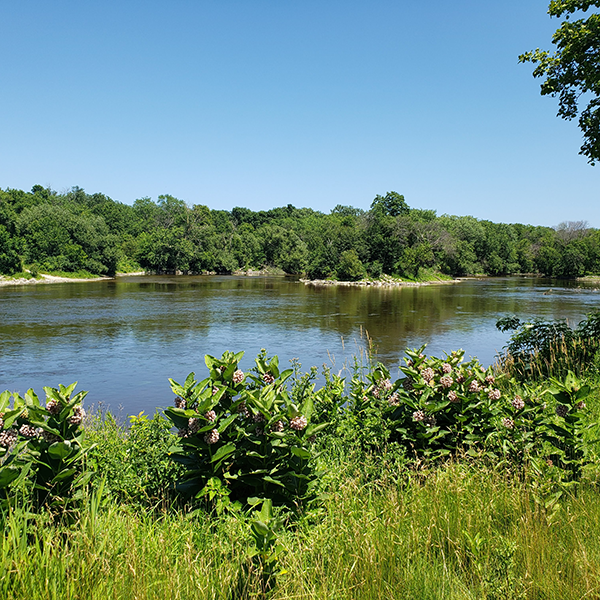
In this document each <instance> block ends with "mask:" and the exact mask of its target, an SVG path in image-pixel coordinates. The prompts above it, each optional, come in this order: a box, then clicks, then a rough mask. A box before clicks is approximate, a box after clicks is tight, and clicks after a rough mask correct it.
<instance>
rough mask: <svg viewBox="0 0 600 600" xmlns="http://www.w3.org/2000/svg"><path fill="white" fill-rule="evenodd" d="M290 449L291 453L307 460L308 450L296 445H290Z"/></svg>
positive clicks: (308, 456)
mask: <svg viewBox="0 0 600 600" xmlns="http://www.w3.org/2000/svg"><path fill="white" fill-rule="evenodd" d="M290 450H291V451H292V454H293V455H294V456H297V457H298V458H301V459H302V460H308V459H309V458H310V456H311V454H310V452H309V451H308V450H305V449H304V448H298V447H297V446H292V447H291V448H290Z"/></svg>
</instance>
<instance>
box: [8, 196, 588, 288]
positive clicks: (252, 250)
mask: <svg viewBox="0 0 600 600" xmlns="http://www.w3.org/2000/svg"><path fill="white" fill-rule="evenodd" d="M264 267H273V268H277V269H281V270H282V271H284V272H286V273H290V274H306V275H308V276H309V277H310V278H313V279H314V278H328V277H334V278H338V279H341V280H357V279H361V278H362V277H364V276H367V275H368V276H370V277H378V276H381V275H382V274H389V275H399V276H400V277H406V278H418V277H421V276H423V274H426V273H432V272H440V273H444V274H447V275H453V276H460V275H474V274H488V275H508V274H516V273H539V274H543V275H548V276H554V277H577V276H583V275H587V274H599V273H600V230H597V229H593V228H590V227H588V226H587V224H586V223H585V222H566V223H561V224H560V225H558V226H557V227H555V228H549V227H536V226H532V225H522V224H518V223H517V224H506V223H492V222H491V221H485V220H479V219H476V218H474V217H470V216H462V217H461V216H454V215H446V214H444V215H441V216H438V215H437V214H436V212H435V211H433V210H422V209H415V208H410V207H409V205H408V204H407V203H406V201H405V199H404V197H403V196H402V195H400V194H397V193H396V192H389V193H387V194H386V195H385V196H379V195H378V196H376V197H375V199H374V200H373V202H372V204H371V207H370V209H369V210H368V211H363V210H361V209H358V208H353V207H352V206H344V205H341V204H339V205H338V206H336V207H335V208H334V209H333V210H332V211H331V212H330V214H324V213H321V212H318V211H315V210H312V209H310V208H296V207H294V206H292V205H291V204H288V205H287V206H283V207H279V208H273V209H271V210H266V211H252V210H250V209H248V208H242V207H235V208H234V209H233V210H231V211H225V210H211V209H210V208H208V207H207V206H204V205H201V204H196V205H193V206H191V207H190V206H188V205H187V204H186V203H185V202H184V201H183V200H179V199H177V198H174V197H173V196H170V195H164V196H159V197H158V199H157V200H156V201H153V200H152V199H150V198H140V199H139V200H136V201H135V202H134V204H133V205H132V206H131V205H127V204H122V203H120V202H116V201H114V200H112V199H111V198H108V197H107V196H105V195H103V194H99V193H98V194H86V193H85V192H84V190H82V189H81V188H78V187H74V188H72V189H71V190H70V191H69V192H67V193H63V194H59V193H57V192H55V191H53V190H51V189H48V188H44V187H42V186H40V185H35V186H34V187H33V188H32V190H31V192H24V191H22V190H15V189H6V190H0V273H2V274H9V275H10V274H14V273H17V272H20V271H21V270H22V269H24V268H28V269H30V270H32V271H33V272H36V271H49V272H52V271H64V272H76V271H87V272H90V273H94V274H100V275H113V274H114V273H115V272H116V271H117V270H124V271H131V270H135V269H137V268H141V269H145V270H148V271H156V272H177V271H181V272H186V273H187V272H189V273H204V272H214V273H223V274H225V273H232V272H234V271H236V270H239V269H249V268H254V269H260V268H264Z"/></svg>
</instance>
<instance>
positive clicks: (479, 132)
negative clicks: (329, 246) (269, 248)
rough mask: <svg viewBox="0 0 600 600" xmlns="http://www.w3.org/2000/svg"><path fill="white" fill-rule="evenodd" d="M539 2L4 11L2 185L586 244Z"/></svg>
mask: <svg viewBox="0 0 600 600" xmlns="http://www.w3.org/2000/svg"><path fill="white" fill-rule="evenodd" d="M547 4H548V2H547V0H505V1H504V2H502V3H498V2H485V1H482V0H455V1H454V2H448V0H430V1H429V2H419V1H417V0H385V1H383V0H371V1H370V2H366V1H357V0H343V1H342V0H236V1H234V0H210V1H205V0H187V1H184V0H169V1H168V2H167V1H163V2H158V1H153V0H144V1H132V0H120V1H118V2H115V1H112V0H103V1H98V0H96V1H92V0H88V1H85V0H84V1H82V0H77V1H75V0H73V1H62V0H54V1H52V2H48V1H47V0H45V1H41V0H19V1H18V2H8V1H5V2H2V3H0V23H1V24H2V33H1V34H0V56H1V57H2V58H1V60H0V107H1V110H0V187H2V188H7V187H11V188H19V189H26V190H29V189H30V188H31V187H32V186H33V185H34V184H36V183H40V184H42V185H45V186H50V187H52V188H53V189H55V190H57V191H64V190H66V189H67V188H70V187H72V186H75V185H78V186H80V187H82V188H84V189H85V190H86V191H87V192H89V193H93V192H103V193H104V194H106V195H108V196H110V197H111V198H113V199H115V200H118V201H121V202H125V203H132V202H133V201H134V200H135V199H136V198H141V197H144V196H150V197H152V198H154V199H156V197H157V196H158V195H159V194H172V195H173V196H176V197H178V198H181V199H182V200H185V201H186V202H187V203H188V204H206V205H208V206H209V207H211V208H223V209H231V208H232V207H234V206H246V207H248V208H251V209H253V210H260V209H268V208H272V207H275V206H281V205H286V204H288V203H291V204H294V205H295V206H298V207H300V206H308V207H311V208H314V209H317V210H321V211H323V212H329V210H331V208H333V207H334V206H335V205H336V204H346V205H352V206H356V207H360V208H364V209H367V208H368V207H369V205H370V203H371V201H372V200H373V198H374V196H375V195H376V194H385V193H386V192H387V191H391V190H395V191H397V192H399V193H401V194H404V195H405V198H406V200H407V202H408V204H409V205H410V206H411V207H417V208H432V209H435V210H437V211H438V214H442V213H450V214H459V215H467V214H470V215H474V216H476V217H478V218H483V219H490V220H493V221H503V222H523V223H533V224H540V225H550V226H551V225H556V224H558V223H559V222H561V221H565V220H587V221H589V223H590V224H591V225H592V226H594V227H600V203H599V202H598V200H599V197H598V190H599V186H598V183H599V178H600V166H596V167H591V166H589V165H588V164H587V161H586V159H585V158H584V157H582V156H580V155H579V154H578V151H579V146H580V145H581V135H580V132H579V129H578V128H577V124H576V122H575V121H572V122H566V121H563V120H561V119H559V118H558V117H556V111H557V102H556V100H555V99H551V98H548V97H542V96H540V94H539V81H537V80H534V79H533V77H532V76H531V71H532V66H531V65H520V64H518V62H517V56H518V55H519V54H520V53H522V52H524V51H527V50H530V49H534V48H536V47H541V48H548V49H549V48H550V47H551V43H550V38H551V34H552V32H553V31H554V30H555V29H556V27H557V26H558V24H559V23H558V21H557V20H556V19H550V17H549V16H548V15H547V14H546V11H547Z"/></svg>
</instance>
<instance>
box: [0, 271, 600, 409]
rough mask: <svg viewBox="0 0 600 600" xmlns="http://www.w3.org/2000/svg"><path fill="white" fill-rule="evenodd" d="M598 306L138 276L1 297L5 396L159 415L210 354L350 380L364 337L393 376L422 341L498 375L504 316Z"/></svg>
mask: <svg viewBox="0 0 600 600" xmlns="http://www.w3.org/2000/svg"><path fill="white" fill-rule="evenodd" d="M550 289H552V291H551V292H550V293H548V292H549V290H550ZM597 302H598V291H597V290H595V289H594V286H593V285H587V286H586V285H582V284H574V283H573V282H568V283H566V284H564V283H560V282H551V281H547V280H536V279H524V278H506V279H486V280H480V281H479V280H469V281H464V282H461V283H459V284H450V285H439V286H428V287H420V288H416V287H403V288H362V287H336V286H329V287H324V288H315V287H311V286H304V285H303V284H302V283H299V282H298V281H295V280H291V279H287V278H246V277H129V278H120V279H117V280H113V281H106V282H97V283H94V282H88V283H81V284H57V285H46V286H37V287H34V286H22V287H15V288H0V314H1V315H2V322H1V324H0V328H1V331H2V339H3V343H2V347H1V354H0V389H6V388H9V389H12V390H18V391H21V392H24V391H25V389H26V388H27V387H30V386H33V387H35V389H36V390H38V391H39V392H41V387H42V386H43V385H52V386H56V385H58V383H59V382H60V383H69V382H71V381H74V380H76V379H78V380H79V382H80V387H81V388H83V389H88V390H90V392H91V393H90V398H91V400H92V402H99V401H103V402H105V403H108V404H110V405H111V406H113V408H116V407H117V406H118V405H120V404H122V405H123V406H124V410H125V411H126V412H127V413H131V412H139V410H146V411H148V412H152V411H153V410H154V408H155V407H156V406H161V405H163V406H164V405H166V404H167V403H170V399H171V395H170V391H169V387H168V383H167V378H168V377H174V378H175V379H183V378H184V377H185V376H186V375H187V373H188V372H189V371H191V370H196V371H197V372H204V367H203V355H204V354H205V353H210V354H220V353H221V352H223V351H224V350H227V349H231V350H240V349H243V350H246V357H245V359H244V364H243V368H245V369H248V368H250V366H251V365H252V359H253V358H254V356H256V354H257V353H258V351H259V350H260V348H262V347H264V348H267V349H268V350H269V352H270V353H272V354H279V355H280V358H281V361H282V363H283V364H286V361H288V360H289V359H290V358H292V357H298V358H299V359H300V360H301V362H302V363H303V364H304V366H305V367H306V368H308V367H309V366H310V365H313V364H315V365H319V364H322V363H323V362H327V363H329V362H330V360H331V359H332V358H334V360H335V364H336V368H338V369H339V368H341V367H342V366H343V364H344V362H345V361H348V360H351V358H352V355H353V354H356V353H357V352H360V351H361V350H363V349H364V348H365V344H366V340H365V338H364V337H362V338H361V332H364V331H368V333H369V335H370V337H371V338H372V339H373V341H374V344H375V346H376V348H377V351H378V356H379V358H380V359H381V360H382V361H383V362H386V363H387V364H388V365H390V366H391V365H394V364H397V362H398V360H399V359H400V357H401V356H402V353H403V351H404V349H405V348H406V347H407V346H408V347H416V346H420V345H421V344H423V343H428V352H430V353H432V354H438V355H441V354H443V352H444V351H450V350H453V349H456V348H461V347H462V348H464V349H465V350H466V352H467V354H468V355H476V356H478V357H479V358H480V359H481V360H482V361H483V362H485V363H490V362H492V361H493V359H494V355H495V353H496V352H497V351H499V350H500V349H501V347H502V346H503V345H504V344H505V343H506V340H507V334H502V333H500V332H498V331H497V330H496V329H495V322H496V320H497V319H498V318H499V317H501V316H504V315H506V314H516V315H517V316H519V317H520V318H524V319H527V318H530V317H532V316H540V317H543V318H548V319H552V318H568V319H570V320H571V321H574V322H577V321H579V320H580V319H581V318H582V317H583V316H584V315H585V314H586V313H587V312H589V311H590V310H591V309H593V308H595V307H596V305H597Z"/></svg>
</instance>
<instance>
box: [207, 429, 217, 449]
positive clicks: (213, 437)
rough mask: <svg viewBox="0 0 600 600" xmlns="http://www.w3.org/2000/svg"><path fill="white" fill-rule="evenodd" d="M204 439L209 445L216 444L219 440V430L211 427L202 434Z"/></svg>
mask: <svg viewBox="0 0 600 600" xmlns="http://www.w3.org/2000/svg"><path fill="white" fill-rule="evenodd" d="M204 441H205V442H206V443H207V444H208V445H209V446H210V445H212V444H216V443H217V442H218V441H219V432H218V431H217V430H216V429H211V430H210V431H207V432H206V435H205V436H204Z"/></svg>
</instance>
